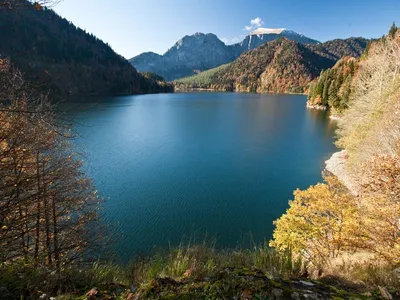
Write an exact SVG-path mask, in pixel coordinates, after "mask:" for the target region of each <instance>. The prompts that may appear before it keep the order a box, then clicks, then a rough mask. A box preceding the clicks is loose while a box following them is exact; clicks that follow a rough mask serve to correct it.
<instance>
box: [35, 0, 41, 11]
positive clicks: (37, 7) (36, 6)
mask: <svg viewBox="0 0 400 300" xmlns="http://www.w3.org/2000/svg"><path fill="white" fill-rule="evenodd" d="M35 9H36V10H38V11H41V10H43V6H41V5H40V4H39V3H37V2H36V3H35Z"/></svg>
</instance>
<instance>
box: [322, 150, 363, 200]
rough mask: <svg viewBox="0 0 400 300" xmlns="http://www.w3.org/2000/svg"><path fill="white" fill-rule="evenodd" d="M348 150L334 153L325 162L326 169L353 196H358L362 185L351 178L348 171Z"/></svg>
mask: <svg viewBox="0 0 400 300" xmlns="http://www.w3.org/2000/svg"><path fill="white" fill-rule="evenodd" d="M347 158H348V156H347V152H346V150H342V151H340V152H336V153H334V154H333V155H332V156H331V158H330V159H328V160H327V161H326V162H325V165H326V167H325V169H326V170H327V171H329V172H331V173H332V174H333V175H335V176H336V177H337V178H338V179H339V180H340V181H341V182H342V183H343V184H344V185H345V186H346V187H347V188H348V190H349V191H350V192H351V194H353V195H354V196H358V194H359V193H360V189H361V188H360V183H359V181H358V179H357V178H354V176H351V175H350V174H349V172H348V171H347V169H346V165H345V164H346V160H347Z"/></svg>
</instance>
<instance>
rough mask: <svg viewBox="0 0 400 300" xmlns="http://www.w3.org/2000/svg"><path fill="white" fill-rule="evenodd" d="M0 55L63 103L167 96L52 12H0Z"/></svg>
mask: <svg viewBox="0 0 400 300" xmlns="http://www.w3.org/2000/svg"><path fill="white" fill-rule="evenodd" d="M0 32H1V35H0V55H1V57H3V58H7V57H8V58H10V59H11V62H12V64H13V65H15V66H17V67H18V68H19V69H20V70H21V71H22V72H23V73H25V74H26V78H27V80H29V81H32V82H33V83H34V84H35V85H37V86H40V88H41V89H43V91H50V92H51V93H52V94H53V95H57V96H58V97H62V98H69V97H87V96H94V95H116V94H137V93H147V92H159V91H168V90H170V89H171V87H170V86H168V85H166V84H165V83H161V85H159V84H158V83H157V82H155V81H149V80H148V79H146V78H145V77H144V76H142V75H141V74H140V73H138V72H137V71H136V70H135V69H134V68H133V67H132V66H131V65H130V64H129V62H128V61H127V60H126V59H124V58H123V57H122V56H120V55H118V54H116V53H115V52H114V51H113V50H112V49H111V47H110V46H109V45H107V44H105V43H104V42H102V41H101V40H99V39H98V38H96V37H95V36H93V35H91V34H88V33H87V32H85V31H84V30H82V29H80V28H77V27H76V26H75V25H73V24H72V23H71V22H69V21H67V20H65V19H63V18H61V17H60V16H58V15H57V14H56V13H55V12H54V11H52V10H48V9H46V8H39V9H38V7H35V6H33V5H28V4H27V5H26V6H25V7H24V8H23V9H18V10H7V9H2V10H1V11H0Z"/></svg>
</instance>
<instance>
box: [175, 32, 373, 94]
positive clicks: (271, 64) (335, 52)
mask: <svg viewBox="0 0 400 300" xmlns="http://www.w3.org/2000/svg"><path fill="white" fill-rule="evenodd" d="M366 44H367V41H366V40H365V39H358V38H350V39H347V40H335V41H334V42H327V43H322V44H318V45H317V46H315V45H304V44H301V43H298V42H295V41H291V40H289V39H287V38H281V39H278V40H274V41H272V42H267V43H265V44H263V45H262V46H260V47H258V48H256V49H254V50H251V51H247V52H244V53H243V54H242V55H241V56H240V57H239V58H238V59H236V60H235V61H234V62H232V63H230V64H228V65H223V66H221V67H219V68H216V69H212V70H208V71H206V72H207V73H205V74H202V73H200V74H198V75H195V76H191V77H188V78H183V79H178V80H176V81H175V86H176V88H177V89H178V90H179V89H181V90H182V89H183V90H185V89H210V90H219V91H237V92H259V93H262V92H279V93H305V92H306V91H307V89H308V84H309V83H310V82H311V81H312V80H313V79H315V78H316V77H317V76H319V74H320V73H321V71H323V70H325V69H328V68H331V67H333V66H334V65H335V63H336V61H337V60H338V59H339V57H340V58H341V57H342V56H354V57H359V56H361V54H362V52H363V50H364V49H365V47H366ZM349 45H353V47H350V46H349ZM356 46H357V47H356ZM316 47H317V48H316Z"/></svg>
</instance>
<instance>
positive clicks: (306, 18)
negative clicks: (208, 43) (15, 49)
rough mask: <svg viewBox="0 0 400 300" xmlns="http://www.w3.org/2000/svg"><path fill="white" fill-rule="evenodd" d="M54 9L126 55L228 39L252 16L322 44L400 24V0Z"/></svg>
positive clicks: (90, 3) (202, 1)
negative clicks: (195, 37)
mask: <svg viewBox="0 0 400 300" xmlns="http://www.w3.org/2000/svg"><path fill="white" fill-rule="evenodd" d="M54 9H55V10H56V12H58V13H59V14H60V15H61V16H63V17H65V18H66V19H68V20H70V21H72V22H73V23H74V24H75V25H77V26H79V27H81V28H83V29H85V30H86V31H88V32H91V33H93V34H95V35H96V36H97V37H99V38H101V39H102V40H103V41H104V42H106V43H108V44H110V45H111V46H112V47H113V49H114V50H115V51H116V52H118V53H119V54H121V55H123V56H125V57H126V58H131V57H133V56H135V55H137V54H140V53H142V52H147V51H153V52H156V53H160V54H162V53H164V52H165V51H166V50H167V49H168V48H169V47H171V46H172V45H173V44H174V43H175V42H176V41H177V40H179V39H180V38H181V37H183V36H185V35H190V34H193V33H195V32H203V33H209V32H212V33H215V34H216V35H217V36H218V37H220V38H221V39H223V40H224V41H225V42H227V43H233V42H236V41H239V40H240V39H241V38H242V37H244V36H245V35H246V34H247V33H248V32H249V31H248V30H245V27H250V26H251V20H254V21H253V26H252V27H253V28H254V27H257V26H259V25H262V26H263V27H268V28H281V27H284V28H288V29H292V30H295V31H297V32H300V33H303V34H305V35H306V36H308V37H311V38H314V39H317V40H320V41H322V42H323V41H327V40H331V39H335V38H346V37H351V36H363V37H367V38H371V37H379V36H382V35H383V34H384V33H386V32H387V31H388V30H389V28H390V25H391V24H392V22H393V21H395V22H396V23H397V24H398V25H400V0H345V1H344V0H297V1H296V0H141V1H139V0H111V1H110V0H63V1H62V2H61V3H60V4H58V5H57V6H56V7H55V8H54ZM257 18H259V19H257ZM247 29H249V28H247Z"/></svg>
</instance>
